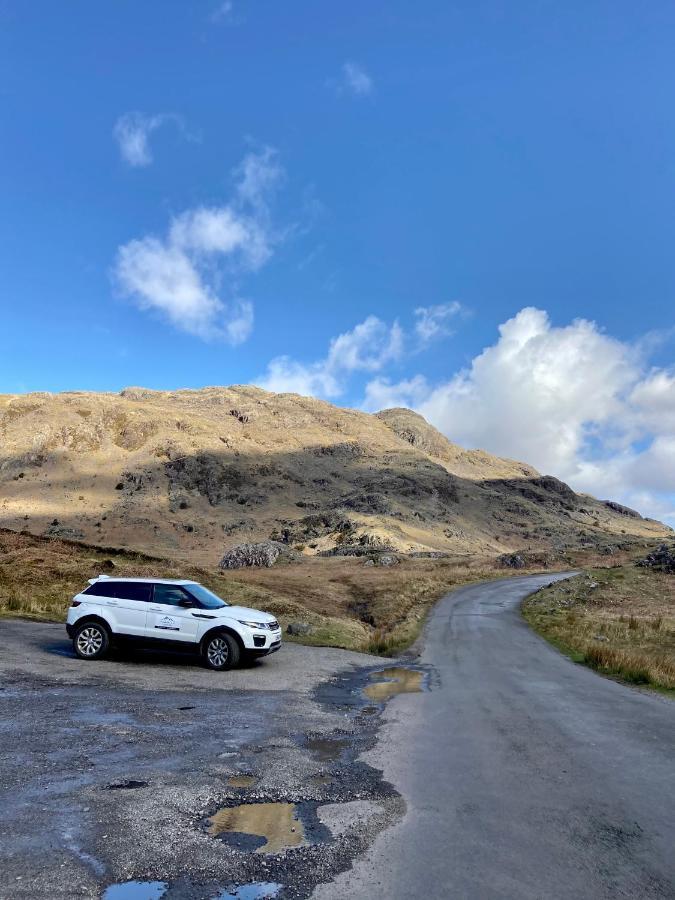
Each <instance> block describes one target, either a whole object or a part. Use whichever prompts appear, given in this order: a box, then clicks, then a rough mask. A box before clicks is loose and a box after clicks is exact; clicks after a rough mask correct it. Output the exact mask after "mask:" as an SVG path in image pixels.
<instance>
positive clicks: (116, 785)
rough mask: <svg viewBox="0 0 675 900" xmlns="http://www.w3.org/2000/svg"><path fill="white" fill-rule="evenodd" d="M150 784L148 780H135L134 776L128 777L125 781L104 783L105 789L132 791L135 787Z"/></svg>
mask: <svg viewBox="0 0 675 900" xmlns="http://www.w3.org/2000/svg"><path fill="white" fill-rule="evenodd" d="M149 784H150V782H149V781H136V780H135V779H134V778H128V779H127V780H126V781H113V782H112V783H111V784H106V786H105V790H106V791H132V790H134V789H135V788H144V787H147V786H148V785H149Z"/></svg>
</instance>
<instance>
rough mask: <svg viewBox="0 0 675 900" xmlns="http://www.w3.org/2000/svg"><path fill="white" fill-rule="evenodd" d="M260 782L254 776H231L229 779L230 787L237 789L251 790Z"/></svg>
mask: <svg viewBox="0 0 675 900" xmlns="http://www.w3.org/2000/svg"><path fill="white" fill-rule="evenodd" d="M257 781H258V779H257V778H255V777H254V776H253V775H231V776H230V777H229V778H228V779H227V783H228V784H229V786H230V787H235V788H250V787H253V785H254V784H256V783H257Z"/></svg>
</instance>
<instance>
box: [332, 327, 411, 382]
mask: <svg viewBox="0 0 675 900" xmlns="http://www.w3.org/2000/svg"><path fill="white" fill-rule="evenodd" d="M402 350H403V331H402V329H401V327H400V325H399V324H398V322H394V324H393V325H391V326H389V325H387V324H386V323H384V322H383V321H382V320H381V319H378V318H377V316H368V318H366V319H364V321H363V322H361V323H359V324H358V325H356V326H355V327H354V328H352V330H351V331H346V332H345V333H344V334H341V335H339V336H338V337H336V338H333V339H332V341H331V342H330V349H329V351H328V359H327V360H326V364H327V366H328V368H329V369H332V370H339V369H343V370H344V371H347V372H355V371H358V370H362V371H365V372H377V371H379V370H380V369H381V368H382V367H383V366H384V365H385V364H386V363H388V362H391V361H392V360H395V359H398V358H399V357H400V355H401V352H402Z"/></svg>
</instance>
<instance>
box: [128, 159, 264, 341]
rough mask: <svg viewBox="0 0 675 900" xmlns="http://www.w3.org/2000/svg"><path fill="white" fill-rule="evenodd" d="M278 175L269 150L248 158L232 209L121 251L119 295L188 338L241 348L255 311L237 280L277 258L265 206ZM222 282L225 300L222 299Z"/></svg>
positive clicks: (185, 218)
mask: <svg viewBox="0 0 675 900" xmlns="http://www.w3.org/2000/svg"><path fill="white" fill-rule="evenodd" d="M251 171H253V172H255V173H256V175H255V178H254V179H253V180H254V181H255V186H252V182H251V179H250V178H249V177H248V175H247V174H246V173H248V172H251ZM280 174H281V170H280V168H279V166H278V164H277V163H276V160H275V159H274V156H273V153H272V151H270V150H264V151H262V152H261V153H259V154H249V156H248V157H247V158H246V159H245V160H244V162H243V163H242V165H241V166H240V167H239V168H238V169H237V177H238V181H237V183H236V186H235V196H234V199H233V200H232V202H231V203H230V204H227V205H224V206H211V207H206V206H201V207H196V208H195V209H189V210H186V211H185V212H183V213H181V214H180V215H177V216H175V217H174V218H173V219H172V220H171V222H170V224H169V228H168V233H167V236H166V237H165V238H159V237H156V236H154V235H148V236H146V237H143V238H139V239H137V240H133V241H130V242H129V243H127V244H124V245H123V246H122V247H120V248H119V250H118V253H117V260H116V264H115V269H114V277H115V280H116V282H117V284H118V285H119V287H120V289H121V290H122V292H123V293H124V294H126V295H127V296H129V297H131V298H133V299H134V300H135V302H136V303H137V304H138V305H139V306H140V307H141V309H155V310H159V311H161V312H162V313H164V314H165V315H166V316H167V317H168V319H169V320H170V322H171V323H172V324H173V325H175V326H176V327H177V328H180V329H182V330H183V331H187V332H188V333H189V334H193V335H196V336H197V337H201V338H203V339H207V340H208V339H221V340H226V341H228V342H229V343H231V344H240V343H242V342H243V341H244V340H246V338H247V337H248V336H249V334H250V333H251V330H252V328H253V306H252V304H251V303H250V302H249V301H247V300H243V299H241V298H240V297H239V296H238V292H237V281H238V279H239V277H240V276H241V275H242V274H243V273H245V272H252V271H255V270H257V269H259V268H260V267H261V266H262V265H263V264H264V263H265V262H267V260H268V259H269V257H270V256H271V254H272V251H273V247H274V244H275V242H276V239H277V237H276V235H275V234H274V232H273V230H272V228H271V225H270V213H269V208H268V205H267V200H268V198H269V196H270V193H271V191H272V189H273V188H274V187H275V185H276V183H277V181H278V179H279V177H280ZM223 282H225V284H226V286H227V287H229V291H228V293H229V294H230V298H229V299H228V300H227V301H224V300H222V299H221V297H220V296H219V294H220V290H219V289H220V288H222V286H223Z"/></svg>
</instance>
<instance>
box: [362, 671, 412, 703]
mask: <svg viewBox="0 0 675 900" xmlns="http://www.w3.org/2000/svg"><path fill="white" fill-rule="evenodd" d="M369 677H370V680H371V681H372V682H373V684H369V685H367V687H365V688H364V689H363V693H364V694H365V695H366V697H368V698H369V699H370V700H375V701H378V702H380V703H383V702H384V701H386V700H390V699H391V698H392V697H395V696H396V695H397V694H415V693H418V692H420V691H421V690H422V679H423V678H424V673H423V672H418V671H417V670H416V669H406V668H404V667H403V666H391V668H389V669H382V670H381V671H379V672H371V674H370V676H369Z"/></svg>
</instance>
